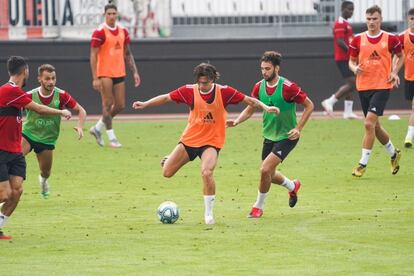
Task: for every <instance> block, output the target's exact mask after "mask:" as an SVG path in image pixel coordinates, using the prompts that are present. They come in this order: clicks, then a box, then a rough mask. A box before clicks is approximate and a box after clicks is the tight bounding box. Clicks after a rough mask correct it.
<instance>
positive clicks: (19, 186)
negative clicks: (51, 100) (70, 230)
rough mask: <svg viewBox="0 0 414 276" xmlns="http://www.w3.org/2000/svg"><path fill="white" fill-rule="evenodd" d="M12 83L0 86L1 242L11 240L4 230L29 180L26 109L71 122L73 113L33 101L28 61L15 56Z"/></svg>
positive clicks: (11, 60) (9, 64)
mask: <svg viewBox="0 0 414 276" xmlns="http://www.w3.org/2000/svg"><path fill="white" fill-rule="evenodd" d="M7 71H8V72H9V75H10V79H9V81H8V82H7V83H6V84H4V85H2V86H1V87H0V137H1V139H0V203H4V204H3V206H2V207H1V210H0V240H8V239H11V237H10V236H6V235H4V233H3V231H2V230H1V228H2V227H3V226H4V224H5V223H6V221H7V219H8V218H9V217H10V215H11V214H12V213H13V211H14V210H15V209H16V207H17V204H18V203H19V199H20V196H21V194H22V192H23V180H24V179H25V178H26V161H25V159H24V156H23V154H22V146H21V143H22V109H23V108H25V109H28V110H33V111H35V112H37V113H40V114H45V115H61V116H64V117H66V118H67V119H69V118H70V117H71V113H70V111H68V110H66V109H64V110H58V109H53V108H50V107H47V106H44V105H39V104H37V103H35V102H33V101H32V100H31V99H30V98H29V97H27V95H26V93H24V91H23V90H22V87H23V86H25V84H26V81H27V78H28V77H29V67H28V65H27V63H26V60H25V59H24V58H22V57H19V56H12V57H10V58H9V59H8V60H7Z"/></svg>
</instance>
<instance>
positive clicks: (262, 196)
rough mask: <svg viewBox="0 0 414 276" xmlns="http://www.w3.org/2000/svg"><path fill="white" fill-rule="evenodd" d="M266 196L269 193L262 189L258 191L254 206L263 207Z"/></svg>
mask: <svg viewBox="0 0 414 276" xmlns="http://www.w3.org/2000/svg"><path fill="white" fill-rule="evenodd" d="M266 196H267V193H261V192H260V191H257V198H256V202H255V203H254V204H253V207H254V208H259V209H263V205H264V202H265V199H266Z"/></svg>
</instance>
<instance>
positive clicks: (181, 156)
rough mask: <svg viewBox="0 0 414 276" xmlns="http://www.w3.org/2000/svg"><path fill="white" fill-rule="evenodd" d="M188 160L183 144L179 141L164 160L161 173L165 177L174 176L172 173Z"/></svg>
mask: <svg viewBox="0 0 414 276" xmlns="http://www.w3.org/2000/svg"><path fill="white" fill-rule="evenodd" d="M189 161H190V157H189V156H188V153H187V151H186V149H185V147H184V145H183V144H181V143H179V144H177V146H175V148H174V150H173V151H172V152H171V154H170V155H169V156H168V157H167V159H166V161H165V162H164V165H163V167H162V175H163V176H164V177H167V178H170V177H172V176H174V174H175V173H176V172H177V171H178V170H179V169H181V167H182V166H184V165H185V164H187V163H188V162H189Z"/></svg>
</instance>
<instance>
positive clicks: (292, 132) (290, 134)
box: [288, 128, 300, 140]
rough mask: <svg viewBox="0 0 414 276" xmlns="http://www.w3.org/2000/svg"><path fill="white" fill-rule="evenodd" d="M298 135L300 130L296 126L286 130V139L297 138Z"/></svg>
mask: <svg viewBox="0 0 414 276" xmlns="http://www.w3.org/2000/svg"><path fill="white" fill-rule="evenodd" d="M299 137H300V131H299V129H297V128H294V129H291V130H290V131H289V132H288V139H289V140H297V139H299Z"/></svg>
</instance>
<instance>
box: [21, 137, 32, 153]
mask: <svg viewBox="0 0 414 276" xmlns="http://www.w3.org/2000/svg"><path fill="white" fill-rule="evenodd" d="M22 150H23V155H24V156H26V155H27V154H29V152H30V151H31V150H32V146H31V145H30V143H29V142H28V141H27V140H26V138H24V137H22Z"/></svg>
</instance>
